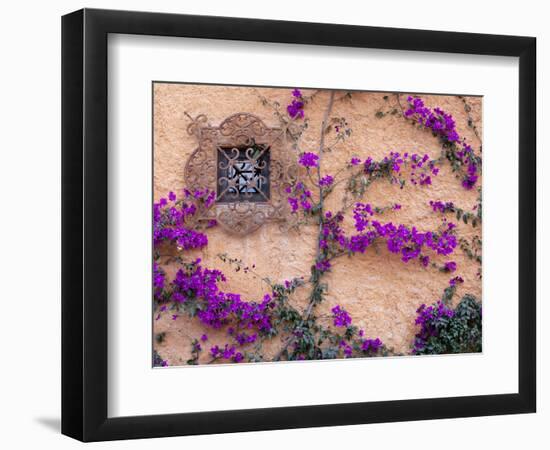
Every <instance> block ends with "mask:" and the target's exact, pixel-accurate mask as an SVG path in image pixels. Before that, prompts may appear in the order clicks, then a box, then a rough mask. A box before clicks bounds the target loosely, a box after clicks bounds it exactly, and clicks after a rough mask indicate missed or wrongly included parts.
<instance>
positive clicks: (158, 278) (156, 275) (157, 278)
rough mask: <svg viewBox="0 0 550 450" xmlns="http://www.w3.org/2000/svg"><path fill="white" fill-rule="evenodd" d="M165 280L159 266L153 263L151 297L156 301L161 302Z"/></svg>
mask: <svg viewBox="0 0 550 450" xmlns="http://www.w3.org/2000/svg"><path fill="white" fill-rule="evenodd" d="M165 279H166V274H165V273H164V270H162V269H161V268H160V266H159V265H158V264H157V263H156V262H154V263H153V295H154V297H155V299H156V300H161V297H162V292H163V291H164V282H165Z"/></svg>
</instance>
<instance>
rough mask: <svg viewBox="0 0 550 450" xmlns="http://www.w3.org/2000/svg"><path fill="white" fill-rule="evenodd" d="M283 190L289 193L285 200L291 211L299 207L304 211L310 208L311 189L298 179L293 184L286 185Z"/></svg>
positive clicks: (295, 210)
mask: <svg viewBox="0 0 550 450" xmlns="http://www.w3.org/2000/svg"><path fill="white" fill-rule="evenodd" d="M285 192H286V193H287V194H289V197H288V198H287V201H288V204H289V205H290V208H291V209H292V212H293V213H295V212H297V211H298V210H299V209H300V208H302V210H303V211H304V212H309V211H310V210H311V191H309V190H308V189H307V188H306V186H305V184H304V183H302V182H301V181H299V182H298V183H296V184H295V185H294V186H292V187H291V186H289V187H287V188H286V189H285Z"/></svg>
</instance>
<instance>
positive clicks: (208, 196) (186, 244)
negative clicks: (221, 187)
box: [153, 190, 216, 250]
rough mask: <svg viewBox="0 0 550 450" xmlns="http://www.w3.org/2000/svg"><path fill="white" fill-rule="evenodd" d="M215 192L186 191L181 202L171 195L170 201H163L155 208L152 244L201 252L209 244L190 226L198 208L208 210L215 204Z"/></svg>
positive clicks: (202, 235)
mask: <svg viewBox="0 0 550 450" xmlns="http://www.w3.org/2000/svg"><path fill="white" fill-rule="evenodd" d="M215 195H216V194H215V192H212V191H208V190H205V191H199V190H197V191H195V192H193V193H191V192H190V191H188V190H185V196H184V198H183V199H182V200H178V199H177V197H176V194H174V193H173V192H170V193H169V195H168V199H166V198H161V199H160V200H159V202H158V203H155V204H154V205H153V243H154V245H155V247H159V246H160V245H161V244H162V243H164V242H172V243H175V244H176V245H177V246H178V247H181V248H182V249H185V250H189V249H193V248H202V247H205V246H206V245H207V244H208V238H207V237H206V235H205V234H204V233H201V232H200V231H196V230H194V229H192V228H190V227H189V226H187V222H188V220H189V219H190V218H192V217H193V216H195V214H196V213H197V211H198V210H199V208H209V207H210V206H212V204H213V202H214V200H215Z"/></svg>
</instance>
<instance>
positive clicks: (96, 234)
mask: <svg viewBox="0 0 550 450" xmlns="http://www.w3.org/2000/svg"><path fill="white" fill-rule="evenodd" d="M109 33H122V34H137V35H151V36H178V37H192V38H208V39H222V40H239V41H260V42H277V43H290V44H311V45H325V46H342V47H368V48H377V49H391V50H414V51H429V52H447V53H463V54H477V55H502V56H515V57H519V105H518V108H519V142H518V152H519V168H518V172H519V291H518V304H519V321H518V327H519V389H518V393H512V394H499V395H481V396H469V397H453V398H430V399H419V400H399V401H379V402H367V403H347V404H337V405H312V406H300V407H295V406H289V407H280V408H265V409H249V410H234V411H212V412H200V413H185V414H169V415H153V416H134V417H118V418H108V417H107V395H108V380H107V364H108V361H107V317H108V312H107V234H108V233H107V193H108V183H107V98H108V97H107V96H108V92H107V36H108V34H109ZM535 94H536V39H535V38H533V37H517V36H502V35H488V34H471V33H456V32H439V31H422V30H408V29H395V28H378V27H363V26H350V25H332V24H320V23H302V22H285V21H271V20H258V19H243V18H226V17H207V16H192V15H175V14H158V13H145V12H129V11H108V10H94V9H83V10H80V11H76V12H74V13H71V14H68V15H66V16H63V18H62V433H63V434H66V435H68V436H71V437H73V438H76V439H79V440H82V441H102V440H114V439H131V438H149V437H161V436H179V435H192V434H212V433H228V432H239V431H256V430H274V429H284V428H300V427H320V426H330V425H351V424H363V423H377V422H397V421H408V420H425V419H439V418H454V417H468V416H487V415H498V414H516V413H530V412H535V409H536V103H535V101H536V96H535Z"/></svg>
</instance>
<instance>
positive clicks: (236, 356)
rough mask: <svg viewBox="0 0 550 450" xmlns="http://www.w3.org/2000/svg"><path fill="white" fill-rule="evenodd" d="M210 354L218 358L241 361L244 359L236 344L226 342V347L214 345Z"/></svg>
mask: <svg viewBox="0 0 550 450" xmlns="http://www.w3.org/2000/svg"><path fill="white" fill-rule="evenodd" d="M210 354H211V355H212V357H213V358H216V359H218V358H219V359H227V360H232V361H233V362H236V363H239V362H241V361H242V360H243V359H244V356H243V354H242V353H241V352H238V351H237V349H236V348H235V346H234V345H231V346H230V345H229V344H225V346H224V348H220V347H219V346H218V345H214V346H213V347H212V348H210Z"/></svg>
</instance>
